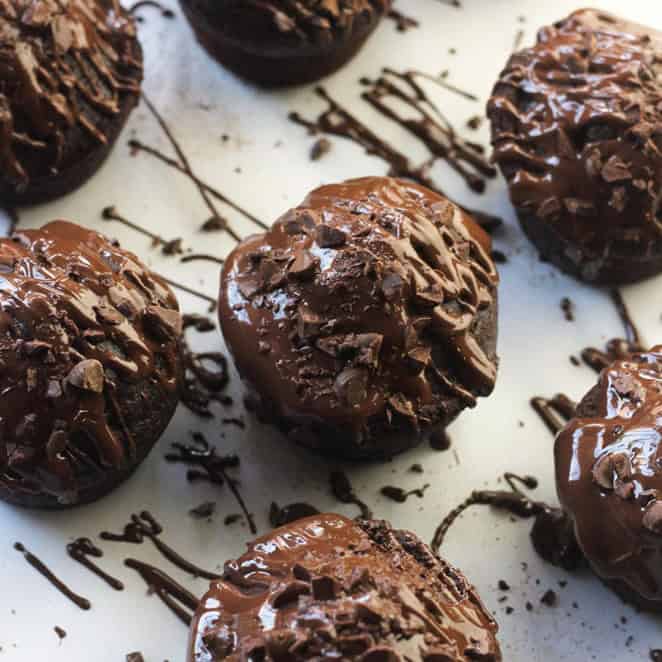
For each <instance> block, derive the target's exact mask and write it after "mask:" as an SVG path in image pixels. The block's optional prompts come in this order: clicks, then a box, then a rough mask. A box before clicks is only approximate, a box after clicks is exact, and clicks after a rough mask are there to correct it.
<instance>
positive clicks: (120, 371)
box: [0, 221, 181, 504]
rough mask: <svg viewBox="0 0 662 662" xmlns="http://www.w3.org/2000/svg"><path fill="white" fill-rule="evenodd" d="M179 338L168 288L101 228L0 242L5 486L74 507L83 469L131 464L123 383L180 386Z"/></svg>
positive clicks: (67, 228)
mask: <svg viewBox="0 0 662 662" xmlns="http://www.w3.org/2000/svg"><path fill="white" fill-rule="evenodd" d="M180 335H181V317H180V314H179V312H178V308H177V302H176V300H175V297H174V295H173V294H172V292H171V291H170V289H169V288H168V286H167V285H166V284H165V283H164V282H163V281H162V280H161V279H160V278H159V277H158V276H156V275H155V274H153V273H151V272H150V271H148V270H147V269H146V268H145V267H144V266H143V265H142V264H141V263H140V262H139V261H138V260H137V258H136V257H135V256H134V255H132V254H131V253H128V252H127V251H124V250H122V249H120V248H119V247H118V246H117V244H115V243H111V242H110V241H109V240H107V239H106V238H104V237H103V236H101V235H100V234H97V233H95V232H92V231H90V230H86V229H84V228H82V227H79V226H78V225H74V224H73V223H68V222H65V221H55V222H53V223H49V224H48V225H46V226H44V227H43V228H41V229H40V230H25V231H23V232H19V233H17V234H15V235H14V236H13V237H12V238H11V239H0V365H1V366H2V371H0V429H1V430H2V436H1V442H0V483H2V484H3V485H4V486H5V487H7V488H9V489H12V490H19V491H25V492H27V493H30V492H34V493H42V492H46V493H48V494H52V495H54V496H56V497H57V498H58V499H59V500H60V502H61V503H65V504H66V503H73V502H74V501H75V497H76V488H77V481H76V476H77V474H78V472H79V470H81V469H84V470H86V471H89V470H90V467H96V468H97V469H98V470H99V471H103V470H104V468H111V469H119V468H122V467H124V466H125V465H126V464H127V463H128V461H129V460H130V459H131V458H133V456H134V454H135V450H136V440H135V439H134V438H133V437H132V435H131V433H130V432H129V430H128V428H127V426H125V425H123V424H122V411H121V406H120V405H121V400H122V387H123V386H124V385H127V384H128V385H131V384H139V383H141V382H144V381H145V380H147V381H155V382H158V383H159V384H160V386H161V388H162V389H165V390H167V391H169V392H172V391H174V390H175V389H176V388H177V386H178V375H179V371H178V369H177V349H178V340H179V336H180Z"/></svg>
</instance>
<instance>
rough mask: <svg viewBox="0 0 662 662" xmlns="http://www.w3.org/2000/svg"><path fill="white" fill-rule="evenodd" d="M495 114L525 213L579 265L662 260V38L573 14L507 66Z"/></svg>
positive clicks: (591, 14) (492, 107)
mask: <svg viewBox="0 0 662 662" xmlns="http://www.w3.org/2000/svg"><path fill="white" fill-rule="evenodd" d="M488 115H489V117H490V119H491V120H492V139H493V145H494V158H495V160H496V162H497V163H498V164H499V165H500V167H501V169H502V170H503V173H504V175H505V177H506V179H507V180H508V184H509V186H510V196H511V199H512V202H513V204H514V205H515V207H516V208H517V210H518V211H519V212H520V213H523V214H525V215H531V216H533V218H534V222H537V223H541V224H549V225H550V226H551V227H552V228H553V229H554V231H555V232H556V233H557V234H558V235H560V236H561V237H562V238H563V239H564V240H565V241H568V242H570V243H571V245H577V244H578V243H581V245H582V248H583V250H584V251H586V252H587V253H588V255H584V256H583V257H582V258H581V259H584V260H590V259H595V260H598V259H599V258H604V257H608V256H609V255H610V254H611V253H616V254H627V255H630V254H633V255H636V256H637V257H638V258H639V259H645V258H646V257H647V256H649V255H650V254H652V253H656V252H659V251H660V250H662V211H661V210H662V207H661V206H660V196H661V195H662V33H661V32H658V31H656V30H653V29H651V28H647V27H644V26H642V25H637V24H634V23H630V22H627V21H624V20H621V19H619V18H616V17H614V16H611V15H609V14H606V13H604V12H601V11H598V10H593V9H584V10H581V11H577V12H575V13H573V14H571V15H570V16H569V17H568V18H566V19H565V20H562V21H560V22H559V23H556V24H555V25H553V26H550V27H546V28H543V29H542V30H541V31H540V32H539V34H538V42H537V44H536V45H535V46H534V47H532V48H528V49H525V50H523V51H520V52H518V53H515V54H514V55H513V56H512V57H511V58H510V61H509V62H508V64H507V65H506V68H505V70H504V71H503V72H502V74H501V77H500V79H499V81H498V82H497V84H496V86H495V88H494V91H493V96H492V98H491V99H490V101H489V104H488ZM576 259H577V260H579V259H580V257H577V258H576Z"/></svg>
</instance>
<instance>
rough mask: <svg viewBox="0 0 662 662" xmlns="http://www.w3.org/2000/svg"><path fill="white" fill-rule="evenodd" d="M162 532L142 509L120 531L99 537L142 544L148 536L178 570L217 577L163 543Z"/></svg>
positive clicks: (195, 575)
mask: <svg viewBox="0 0 662 662" xmlns="http://www.w3.org/2000/svg"><path fill="white" fill-rule="evenodd" d="M162 533H163V527H162V526H161V525H160V524H159V523H158V522H157V521H156V519H155V518H154V516H153V515H152V514H151V513H150V512H148V511H146V510H143V511H142V512H141V513H140V514H139V515H135V514H134V515H131V521H130V522H129V523H128V524H127V525H126V526H125V527H124V531H123V532H122V533H109V532H108V531H103V532H102V533H101V534H100V537H101V539H102V540H108V541H111V542H123V543H132V544H135V545H140V544H142V543H143V542H144V540H145V538H148V539H149V540H151V541H152V542H153V543H154V546H155V547H156V549H157V550H158V551H159V552H160V553H161V554H162V555H163V557H164V558H165V559H167V560H168V561H170V563H172V564H173V565H175V566H177V567H178V568H179V569H180V570H183V571H184V572H190V573H191V574H192V575H193V576H194V577H202V578H204V579H210V580H211V579H218V578H219V575H218V574H217V573H215V572H209V571H208V570H204V569H203V568H200V567H198V566H197V565H195V564H194V563H192V562H191V561H188V560H187V559H185V558H184V557H183V556H182V555H181V554H179V553H178V552H176V551H175V550H174V549H173V548H172V547H170V546H169V545H167V544H166V543H164V542H163V541H162V540H161V538H160V536H161V534H162Z"/></svg>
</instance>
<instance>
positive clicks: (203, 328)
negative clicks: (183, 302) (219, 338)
mask: <svg viewBox="0 0 662 662" xmlns="http://www.w3.org/2000/svg"><path fill="white" fill-rule="evenodd" d="M182 327H183V328H184V329H190V328H194V329H195V330H196V331H197V332H198V333H208V332H209V331H215V330H216V324H215V323H214V321H213V320H212V319H211V318H210V317H206V316H205V315H198V314H197V313H185V314H184V315H182Z"/></svg>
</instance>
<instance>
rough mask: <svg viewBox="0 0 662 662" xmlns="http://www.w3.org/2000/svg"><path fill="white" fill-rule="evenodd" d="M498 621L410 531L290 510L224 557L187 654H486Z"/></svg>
mask: <svg viewBox="0 0 662 662" xmlns="http://www.w3.org/2000/svg"><path fill="white" fill-rule="evenodd" d="M496 632H497V625H496V623H495V622H494V620H493V619H492V617H491V616H490V614H489V612H488V611H487V609H486V608H485V607H484V606H483V604H482V602H481V600H480V598H479V597H478V595H477V594H476V591H475V589H474V588H473V587H472V586H471V585H470V584H469V583H468V582H467V580H466V578H465V577H464V576H463V575H462V573H461V572H459V571H458V570H456V569H455V568H453V567H452V566H450V565H449V564H448V563H446V562H445V561H443V560H441V559H439V558H438V557H436V556H434V555H433V554H432V552H431V551H430V549H429V547H428V546H427V545H425V544H424V543H422V542H421V541H420V540H419V539H418V538H417V537H416V536H414V535H413V534H412V533H409V532H406V531H397V530H394V529H392V528H391V527H390V526H389V525H388V524H386V523H385V522H379V521H368V520H363V521H360V522H355V521H351V520H348V519H347V518H345V517H342V516H340V515H332V514H326V515H319V516H315V517H310V518H306V519H303V520H299V521H298V522H296V523H294V524H290V525H288V526H285V527H281V528H280V529H276V530H275V531H273V532H272V533H271V534H269V535H267V536H264V537H263V538H260V539H258V540H256V541H254V542H253V543H251V544H250V545H249V549H248V552H247V553H246V554H245V555H244V556H242V557H241V558H239V559H238V560H236V561H230V562H228V563H226V565H225V572H224V575H223V578H222V579H221V580H218V581H215V582H213V583H212V584H211V587H210V590H209V592H208V593H207V594H206V595H205V596H204V598H203V599H202V602H201V604H200V607H199V608H198V611H197V613H196V616H195V618H194V620H193V624H192V629H191V640H190V647H189V658H188V659H189V662H216V661H218V660H225V659H227V660H240V659H242V660H243V659H249V660H265V661H267V662H270V661H273V660H284V659H287V660H293V661H298V660H319V659H343V660H362V661H363V662H397V661H398V660H405V659H406V660H411V662H417V661H422V662H423V661H425V662H469V661H471V660H483V662H497V661H499V660H501V653H500V650H499V645H498V643H497V640H496Z"/></svg>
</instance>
